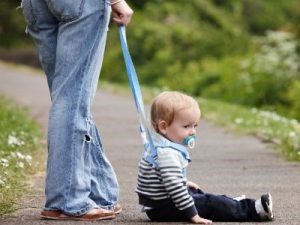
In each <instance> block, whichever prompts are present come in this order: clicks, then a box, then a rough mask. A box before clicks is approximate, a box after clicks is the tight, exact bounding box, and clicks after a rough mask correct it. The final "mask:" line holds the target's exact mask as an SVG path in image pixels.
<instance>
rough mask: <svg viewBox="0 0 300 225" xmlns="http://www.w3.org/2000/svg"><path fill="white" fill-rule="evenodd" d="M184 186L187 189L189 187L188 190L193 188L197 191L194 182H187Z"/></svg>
mask: <svg viewBox="0 0 300 225" xmlns="http://www.w3.org/2000/svg"><path fill="white" fill-rule="evenodd" d="M186 186H188V187H190V188H193V189H199V186H198V184H196V183H194V182H192V181H190V180H188V181H187V182H186Z"/></svg>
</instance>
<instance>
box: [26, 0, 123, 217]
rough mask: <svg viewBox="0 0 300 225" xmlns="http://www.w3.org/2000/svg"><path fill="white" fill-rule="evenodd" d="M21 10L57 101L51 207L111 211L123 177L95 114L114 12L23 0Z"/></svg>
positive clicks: (82, 3) (83, 1)
mask: <svg viewBox="0 0 300 225" xmlns="http://www.w3.org/2000/svg"><path fill="white" fill-rule="evenodd" d="M21 7H22V9H23V14H24V16H25V20H26V23H27V27H26V32H27V33H28V34H29V35H30V36H32V37H33V39H34V41H35V43H36V46H37V49H38V53H39V60H40V62H41V65H42V68H43V69H44V71H45V73H46V76H47V81H48V86H49V90H50V96H51V101H52V104H51V109H50V112H49V123H48V161H47V174H46V188H45V194H46V203H45V209H46V210H61V211H63V212H64V213H66V214H69V215H74V216H79V215H83V214H85V213H86V212H87V211H89V210H90V209H91V208H94V207H98V206H100V207H103V208H107V209H111V208H112V207H113V206H114V205H115V204H116V202H117V201H118V195H119V188H118V183H117V178H116V175H115V172H114V170H113V168H112V166H111V164H110V162H109V161H108V159H107V158H106V156H105V153H104V150H103V146H102V143H101V140H100V136H99V133H98V130H97V128H96V126H95V123H94V122H93V119H92V115H91V104H92V101H93V98H94V95H95V92H96V89H97V84H98V78H99V74H100V70H101V66H102V61H103V54H104V48H105V43H106V36H107V31H108V23H109V19H110V13H111V8H110V6H109V4H108V3H107V2H106V1H105V0H22V4H21ZM37 94H38V93H37Z"/></svg>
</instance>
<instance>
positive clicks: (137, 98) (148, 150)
mask: <svg viewBox="0 0 300 225" xmlns="http://www.w3.org/2000/svg"><path fill="white" fill-rule="evenodd" d="M119 32H120V39H121V46H122V51H123V56H124V61H125V65H126V70H127V76H128V79H129V83H130V87H131V91H132V95H133V97H134V102H135V106H136V109H137V112H138V115H139V122H140V132H141V137H142V140H143V144H144V151H143V158H144V159H145V160H146V161H147V162H148V163H150V164H151V165H152V167H155V168H157V167H158V165H157V163H156V161H155V158H156V157H157V148H172V149H174V150H176V151H178V152H180V153H181V154H182V156H183V157H184V158H185V159H186V160H187V161H188V162H190V161H191V159H190V156H189V153H188V151H187V148H185V147H184V146H182V145H180V144H177V143H174V142H171V141H169V140H167V139H166V138H164V137H162V136H161V135H159V134H157V133H152V132H151V130H150V128H149V126H148V123H147V119H146V116H145V109H144V103H143V98H142V93H141V88H140V85H139V81H138V78H137V75H136V72H135V68H134V65H133V62H132V59H131V56H130V53H129V50H128V46H127V41H126V32H125V27H124V26H120V27H119Z"/></svg>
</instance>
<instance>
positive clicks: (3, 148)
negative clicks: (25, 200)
mask: <svg viewBox="0 0 300 225" xmlns="http://www.w3.org/2000/svg"><path fill="white" fill-rule="evenodd" d="M40 140H41V132H40V127H39V126H38V125H37V123H36V122H34V121H33V120H32V119H31V118H30V117H29V116H28V113H27V111H26V110H25V109H23V108H21V107H18V106H17V105H16V104H15V103H13V102H12V101H10V100H9V99H6V98H4V97H3V96H0V217H3V216H4V215H6V214H9V213H11V212H13V211H14V210H15V209H16V207H17V202H18V200H19V199H20V197H21V196H22V194H24V192H25V191H26V190H27V189H28V180H26V179H28V174H33V173H35V172H36V171H37V169H38V168H39V163H38V162H40V160H39V159H38V158H37V157H38V155H40V154H37V153H38V150H39V149H38V145H39V141H40Z"/></svg>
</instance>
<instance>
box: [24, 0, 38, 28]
mask: <svg viewBox="0 0 300 225" xmlns="http://www.w3.org/2000/svg"><path fill="white" fill-rule="evenodd" d="M21 8H22V11H23V15H24V18H25V21H26V24H27V25H29V26H33V25H35V23H36V17H35V15H34V13H33V10H32V4H31V0H22V2H21Z"/></svg>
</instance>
